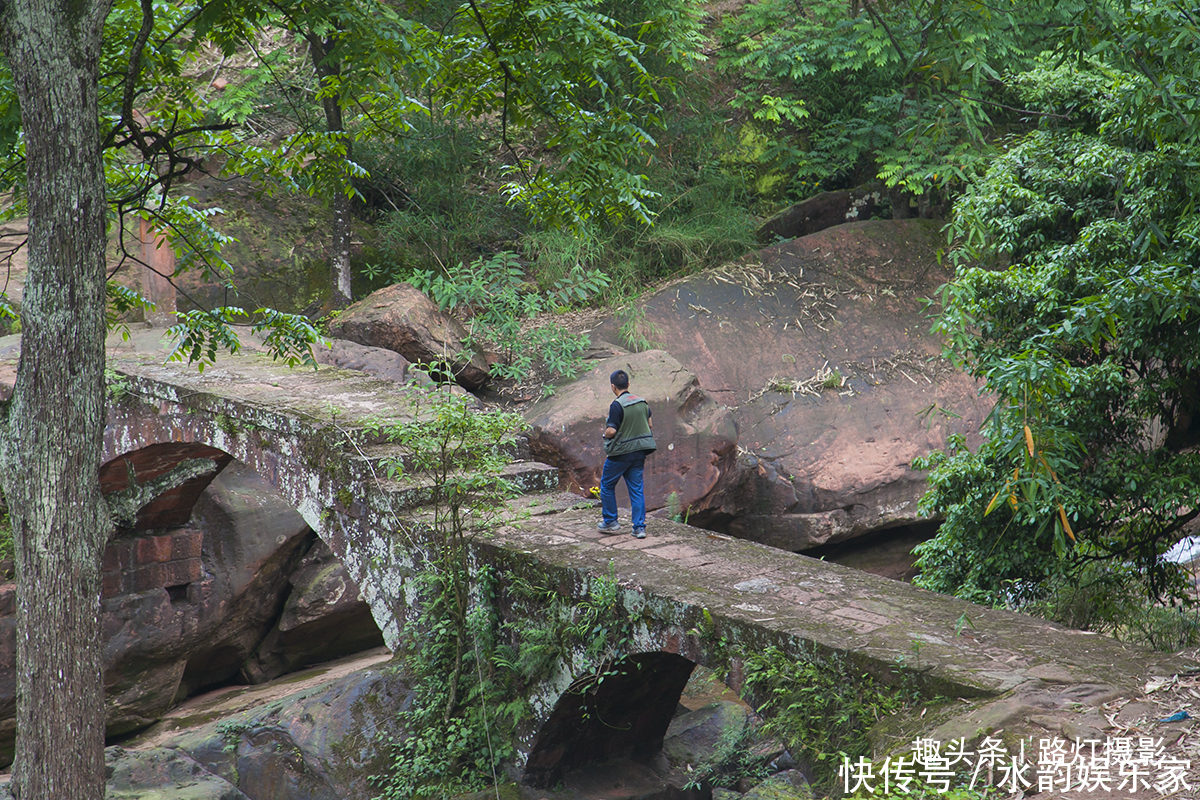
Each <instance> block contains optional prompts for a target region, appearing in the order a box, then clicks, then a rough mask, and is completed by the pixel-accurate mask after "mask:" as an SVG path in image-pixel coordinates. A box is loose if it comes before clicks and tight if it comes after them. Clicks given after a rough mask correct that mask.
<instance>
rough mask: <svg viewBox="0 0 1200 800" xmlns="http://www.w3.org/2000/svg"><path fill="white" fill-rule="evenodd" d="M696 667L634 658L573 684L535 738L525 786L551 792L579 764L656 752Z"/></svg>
mask: <svg viewBox="0 0 1200 800" xmlns="http://www.w3.org/2000/svg"><path fill="white" fill-rule="evenodd" d="M695 666H696V664H695V663H694V662H693V661H690V660H689V659H686V658H684V657H683V656H679V655H676V654H674V653H664V652H654V653H639V654H636V655H630V656H626V657H624V658H622V659H620V660H618V661H617V662H615V663H614V664H612V665H611V666H610V667H609V668H608V669H607V670H604V671H602V672H601V673H600V674H598V675H589V676H587V677H585V678H581V679H580V680H577V681H576V682H575V683H573V684H572V685H571V686H570V687H569V688H568V689H567V690H566V691H565V692H563V693H562V696H561V697H559V699H558V702H557V703H555V706H554V710H553V711H552V712H551V714H550V717H549V719H547V720H546V722H545V724H544V725H543V726H542V728H541V730H540V731H539V732H538V736H537V740H536V743H535V744H534V747H533V749H532V751H531V752H530V754H529V758H528V760H527V762H526V766H525V775H524V778H523V780H524V782H525V783H527V784H529V785H531V786H535V787H547V786H552V785H554V784H555V783H557V782H558V781H559V779H561V778H562V777H563V775H565V774H566V773H567V772H569V771H571V770H572V769H575V768H577V767H580V766H583V765H584V764H588V763H591V762H603V761H608V760H611V759H615V758H620V757H634V758H635V759H637V758H638V757H639V756H645V755H647V754H649V755H653V754H657V753H658V752H660V751H661V750H662V745H663V739H664V738H665V736H666V733H667V728H668V727H669V726H670V724H671V719H672V718H673V717H674V716H675V713H676V711H677V709H678V708H679V698H680V695H681V694H682V693H683V690H684V687H685V686H687V682H688V678H689V677H690V676H691V674H692V670H693V669H694V668H695Z"/></svg>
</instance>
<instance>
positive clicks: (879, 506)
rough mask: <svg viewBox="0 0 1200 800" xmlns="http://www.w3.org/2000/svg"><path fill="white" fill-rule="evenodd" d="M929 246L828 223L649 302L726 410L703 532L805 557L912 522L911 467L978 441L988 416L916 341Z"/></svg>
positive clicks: (920, 225) (914, 489)
mask: <svg viewBox="0 0 1200 800" xmlns="http://www.w3.org/2000/svg"><path fill="white" fill-rule="evenodd" d="M940 241H941V239H940V236H939V234H938V230H937V227H936V226H935V225H933V224H932V223H930V222H928V221H925V220H901V221H893V220H870V221H867V222H858V223H854V224H848V225H839V226H837V227H833V228H828V229H826V230H824V231H821V232H819V233H814V234H811V235H809V236H805V237H803V238H800V239H794V240H791V241H787V242H782V243H780V244H777V245H774V246H772V247H768V248H766V249H764V250H762V251H760V252H758V253H755V254H753V256H747V257H746V258H743V259H742V260H740V261H738V262H735V263H733V264H730V265H726V266H723V267H719V268H716V269H711V270H706V271H704V272H701V273H697V274H696V275H692V276H690V277H688V278H685V279H682V280H679V281H676V282H674V283H672V284H669V285H668V286H666V287H665V288H663V289H661V290H659V291H658V292H656V293H654V294H653V295H652V296H650V297H649V299H647V300H646V302H645V314H646V321H647V323H648V325H649V326H650V327H651V328H652V329H653V330H654V339H655V340H656V344H657V345H658V346H660V347H661V348H662V349H663V350H665V351H666V352H668V353H670V354H671V356H672V357H673V358H674V359H677V360H678V362H679V364H680V365H681V368H683V369H684V370H686V371H687V372H688V373H689V374H694V375H695V376H698V378H699V383H700V384H701V385H703V387H704V389H705V390H706V392H707V393H708V394H710V395H711V396H712V397H713V398H715V399H716V400H717V401H719V402H720V403H722V404H724V405H726V406H729V407H731V408H733V409H734V411H733V418H734V420H735V421H736V422H737V430H738V438H737V445H738V447H739V448H740V451H741V456H740V458H739V459H738V465H737V468H733V467H732V465H730V468H729V469H728V470H727V472H726V473H725V476H724V477H725V481H724V482H723V483H722V484H721V485H720V487H719V489H720V491H719V493H716V494H711V495H708V496H705V497H704V498H703V499H701V500H700V501H699V505H700V507H703V508H705V509H707V510H708V512H709V514H710V519H709V522H710V523H716V527H718V528H721V529H724V530H728V531H729V532H731V533H734V534H735V535H738V536H740V537H743V538H747V539H752V540H755V541H759V542H763V543H765V544H770V545H774V546H776V547H781V548H785V549H788V550H804V549H807V548H810V547H815V546H818V545H821V544H825V543H828V542H836V541H840V540H844V539H850V538H854V537H856V536H860V535H863V534H866V533H869V532H872V531H876V530H880V529H884V528H888V527H895V526H900V525H908V524H913V523H916V522H921V521H923V520H922V517H921V515H920V513H919V512H918V511H917V501H918V499H919V498H920V496H921V495H922V494H923V493H924V491H925V489H926V481H925V476H924V474H922V473H919V472H916V471H915V470H913V469H912V466H911V464H912V460H913V458H914V457H916V456H918V455H922V454H924V453H928V452H930V451H931V450H934V449H938V448H943V447H945V446H946V443H947V440H948V437H949V436H950V435H951V434H955V433H958V434H963V435H965V436H966V437H967V440H968V444H969V445H975V444H977V443H978V438H977V431H978V429H979V426H980V424H981V423H982V421H983V419H984V417H985V416H986V414H987V413H988V411H989V410H990V401H989V400H988V399H987V398H983V397H980V395H979V387H978V385H977V383H976V382H975V381H974V380H973V379H972V378H970V377H969V376H967V375H965V374H963V373H961V372H958V371H956V370H954V369H953V368H952V367H951V366H950V364H949V363H948V362H946V361H945V360H944V359H943V358H942V356H941V344H942V343H941V341H940V340H939V339H938V338H936V337H934V336H933V335H932V334H931V333H930V332H929V328H930V323H929V320H928V318H927V316H926V315H927V311H926V309H925V307H924V306H923V305H922V303H923V301H924V300H925V299H927V298H929V297H932V296H934V295H935V293H936V290H937V288H938V286H940V285H941V284H942V283H944V282H946V281H947V280H949V279H950V277H951V274H950V272H949V271H948V270H947V269H946V268H944V267H942V266H941V265H940V264H939V262H938V246H939V244H940ZM616 327H617V326H616V323H615V321H607V322H605V323H604V324H602V325H601V326H600V327H599V328H598V329H597V331H596V335H597V336H599V337H601V338H616V337H617V336H618V331H617V329H616ZM601 383H603V381H601ZM604 388H605V387H603V386H600V387H598V389H597V390H598V391H600V390H603V389H604ZM714 488H717V486H716V484H715V483H714ZM701 522H702V523H703V522H704V520H703V519H701Z"/></svg>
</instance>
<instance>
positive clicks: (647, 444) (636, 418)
mask: <svg viewBox="0 0 1200 800" xmlns="http://www.w3.org/2000/svg"><path fill="white" fill-rule="evenodd" d="M617 402H618V403H620V404H621V410H622V411H623V412H624V414H625V416H624V417H623V418H622V419H621V427H620V428H619V429H618V430H617V435H616V436H614V437H613V438H611V439H609V440H608V441H607V442H605V443H604V452H605V453H607V454H608V455H610V456H622V455H625V454H626V453H633V452H636V451H638V450H645V451H653V450H657V449H658V445H657V444H655V442H654V434H652V433H651V432H650V406H648V405H646V401H645V400H644V399H642V398H641V397H634V396H633V395H631V394H629V393H628V392H626V393H625V394H623V395H621V396H620V397H618V398H617Z"/></svg>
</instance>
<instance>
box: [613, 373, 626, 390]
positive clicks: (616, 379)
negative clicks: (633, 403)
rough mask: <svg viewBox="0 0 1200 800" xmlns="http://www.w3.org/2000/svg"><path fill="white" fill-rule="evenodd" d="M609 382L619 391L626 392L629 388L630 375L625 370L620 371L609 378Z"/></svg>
mask: <svg viewBox="0 0 1200 800" xmlns="http://www.w3.org/2000/svg"><path fill="white" fill-rule="evenodd" d="M608 382H609V383H611V384H612V385H613V386H615V387H617V388H618V389H621V390H625V389H628V388H629V373H627V372H626V371H625V370H623V369H619V370H617V371H616V372H614V373H613V374H612V375H609V376H608Z"/></svg>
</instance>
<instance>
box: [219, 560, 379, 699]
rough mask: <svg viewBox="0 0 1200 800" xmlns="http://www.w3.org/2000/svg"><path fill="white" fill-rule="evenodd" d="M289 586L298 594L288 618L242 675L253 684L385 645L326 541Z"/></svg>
mask: <svg viewBox="0 0 1200 800" xmlns="http://www.w3.org/2000/svg"><path fill="white" fill-rule="evenodd" d="M288 583H290V584H291V586H292V591H291V595H290V596H289V597H288V599H287V602H286V603H284V606H283V613H282V614H280V615H279V618H278V619H277V620H276V622H275V626H274V627H273V628H272V629H271V631H270V632H269V633H268V634H267V635H266V637H265V638H264V639H263V640H262V642H261V643H260V644H259V645H258V648H257V649H256V650H255V652H254V655H253V656H251V657H250V658H249V659H248V660H247V661H246V663H245V664H243V665H242V670H241V674H242V676H243V677H244V678H245V679H246V680H247V681H249V682H250V683H262V682H263V681H267V680H271V679H272V678H277V677H279V676H280V675H283V674H285V673H288V672H293V671H295V670H297V669H300V668H301V667H305V666H308V665H310V664H317V663H320V662H322V661H328V660H330V659H332V658H336V657H338V656H340V655H343V654H345V653H357V652H359V651H361V650H368V649H370V648H372V647H381V646H382V645H383V635H382V634H381V633H380V632H379V626H378V625H376V624H375V620H373V619H372V618H371V609H370V607H369V606H368V605H367V603H366V601H365V600H363V599H362V597H361V596H360V595H359V593H358V585H357V584H355V582H354V580H353V579H352V578H351V577H350V575H349V574H348V573H347V572H346V568H345V567H344V566H343V565H342V562H341V561H339V560H338V559H337V557H336V556H334V554H333V552H332V551H331V550H330V549H329V546H328V545H326V544H325V543H324V542H322V541H321V540H319V539H318V540H317V541H316V542H315V543H314V544H313V546H312V548H311V549H310V550H309V551H308V554H307V555H305V556H304V558H302V559H301V560H300V563H299V565H298V566H297V567H296V569H295V570H293V571H292V574H291V575H289V576H288Z"/></svg>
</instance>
